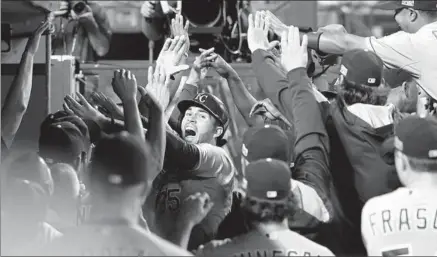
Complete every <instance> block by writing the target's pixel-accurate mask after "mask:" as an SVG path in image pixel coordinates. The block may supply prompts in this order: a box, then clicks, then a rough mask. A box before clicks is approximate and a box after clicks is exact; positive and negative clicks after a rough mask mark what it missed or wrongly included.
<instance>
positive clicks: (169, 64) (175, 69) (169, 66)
mask: <svg viewBox="0 0 437 257" xmlns="http://www.w3.org/2000/svg"><path fill="white" fill-rule="evenodd" d="M186 44H187V43H186V40H185V36H176V37H175V38H174V39H170V38H168V39H167V40H166V41H165V43H164V46H163V47H162V49H161V52H160V53H159V56H158V60H157V61H156V63H157V64H158V65H162V66H163V67H164V69H165V71H166V73H167V74H168V75H169V76H172V75H175V74H176V73H179V72H181V71H184V70H187V69H188V68H189V66H188V65H186V64H182V65H181V61H182V58H183V56H184V54H185V45H186Z"/></svg>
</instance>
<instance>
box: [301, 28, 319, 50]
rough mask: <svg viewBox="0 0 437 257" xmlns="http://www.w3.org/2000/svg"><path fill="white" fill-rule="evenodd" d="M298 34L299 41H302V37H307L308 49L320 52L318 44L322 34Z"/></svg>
mask: <svg viewBox="0 0 437 257" xmlns="http://www.w3.org/2000/svg"><path fill="white" fill-rule="evenodd" d="M299 34H300V40H302V38H303V35H307V37H308V48H310V49H314V50H316V51H317V52H320V49H319V42H320V36H322V34H323V32H309V33H304V32H300V33H299ZM322 55H323V54H322Z"/></svg>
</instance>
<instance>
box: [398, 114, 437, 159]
mask: <svg viewBox="0 0 437 257" xmlns="http://www.w3.org/2000/svg"><path fill="white" fill-rule="evenodd" d="M394 147H395V148H396V149H397V150H399V151H401V152H403V153H404V154H405V155H407V156H410V157H414V158H418V159H435V160H437V120H436V118H434V117H431V116H429V117H426V118H421V117H419V116H410V117H407V118H405V119H403V120H402V121H400V122H399V124H398V125H397V126H396V128H395V138H394Z"/></svg>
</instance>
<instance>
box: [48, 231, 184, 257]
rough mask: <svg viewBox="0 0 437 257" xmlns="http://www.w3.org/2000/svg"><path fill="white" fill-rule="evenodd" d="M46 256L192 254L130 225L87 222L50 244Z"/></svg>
mask: <svg viewBox="0 0 437 257" xmlns="http://www.w3.org/2000/svg"><path fill="white" fill-rule="evenodd" d="M43 255H44V256H192V255H191V254H190V253H189V252H187V251H186V250H184V249H182V248H180V247H178V246H176V245H174V244H172V243H170V242H167V241H166V240H164V239H162V238H160V237H158V236H156V235H154V234H152V233H150V232H146V231H144V230H143V229H141V228H140V227H137V226H128V225H127V224H113V225H110V224H104V225H102V224H93V225H90V224H86V225H82V226H80V227H77V228H75V229H72V230H69V231H68V232H66V233H65V234H64V236H63V237H61V238H60V239H58V240H56V241H54V242H53V243H52V244H50V245H48V247H46V249H45V250H44V251H43Z"/></svg>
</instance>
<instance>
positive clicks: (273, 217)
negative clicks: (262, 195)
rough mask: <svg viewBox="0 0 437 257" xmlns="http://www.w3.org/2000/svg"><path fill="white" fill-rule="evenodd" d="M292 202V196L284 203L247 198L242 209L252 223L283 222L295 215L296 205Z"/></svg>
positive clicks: (242, 204)
mask: <svg viewBox="0 0 437 257" xmlns="http://www.w3.org/2000/svg"><path fill="white" fill-rule="evenodd" d="M292 202H293V196H292V194H290V196H289V197H288V199H287V200H285V201H283V202H272V201H265V200H260V199H254V198H251V197H246V198H244V199H243V201H242V203H241V207H242V209H243V210H244V212H245V213H246V215H247V217H248V218H249V220H250V221H257V222H269V221H272V222H283V221H284V220H285V219H287V218H288V217H290V216H291V215H293V212H294V205H293V203H292Z"/></svg>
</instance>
